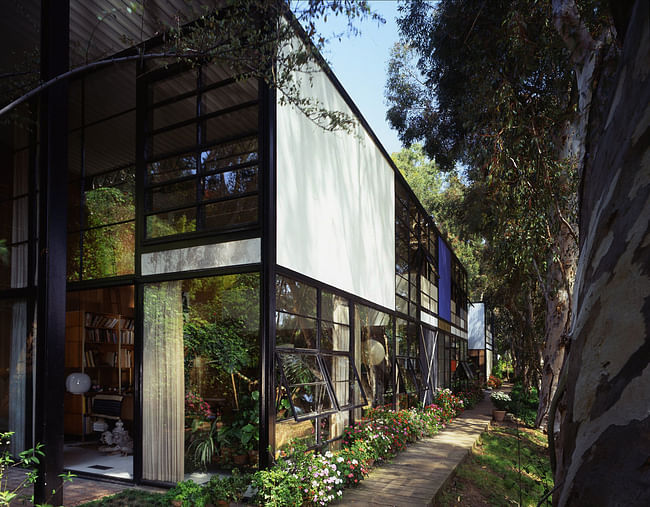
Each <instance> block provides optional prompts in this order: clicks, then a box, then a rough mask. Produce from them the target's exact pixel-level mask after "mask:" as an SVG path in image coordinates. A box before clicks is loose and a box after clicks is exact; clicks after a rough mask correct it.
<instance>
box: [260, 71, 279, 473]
mask: <svg viewBox="0 0 650 507" xmlns="http://www.w3.org/2000/svg"><path fill="white" fill-rule="evenodd" d="M260 140H261V144H260V155H261V157H262V181H263V184H262V199H261V202H262V209H261V213H260V214H261V216H262V279H261V284H260V292H261V294H260V296H261V297H260V305H261V321H260V339H261V344H260V355H261V357H260V360H261V363H262V379H261V380H262V383H261V386H262V390H261V393H260V394H261V396H260V399H261V403H260V468H264V467H267V466H269V464H270V463H271V462H272V459H273V456H272V455H271V454H270V453H269V452H268V449H269V446H274V444H275V386H274V383H275V379H274V375H273V373H274V364H273V363H274V356H275V271H276V235H277V228H276V195H277V193H276V188H277V182H276V172H275V170H276V103H275V89H272V88H270V87H269V86H268V85H267V84H266V83H264V82H262V81H260Z"/></svg>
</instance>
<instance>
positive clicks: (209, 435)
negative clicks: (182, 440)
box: [187, 419, 218, 468]
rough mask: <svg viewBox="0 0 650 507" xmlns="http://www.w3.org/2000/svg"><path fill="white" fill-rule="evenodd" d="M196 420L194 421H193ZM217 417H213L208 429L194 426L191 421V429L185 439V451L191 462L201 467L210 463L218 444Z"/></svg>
mask: <svg viewBox="0 0 650 507" xmlns="http://www.w3.org/2000/svg"><path fill="white" fill-rule="evenodd" d="M195 422H196V421H195ZM217 424H218V419H214V420H213V421H212V423H211V424H210V427H209V429H208V430H204V429H200V428H195V427H194V426H195V424H194V423H193V427H192V431H191V432H190V433H189V435H188V437H187V439H188V444H187V451H188V454H189V455H190V456H191V458H192V460H193V463H195V464H196V465H198V466H199V467H201V468H205V467H206V466H207V465H209V464H210V462H211V461H212V458H213V457H214V455H215V454H216V451H217V444H218V431H217Z"/></svg>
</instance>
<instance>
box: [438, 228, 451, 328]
mask: <svg viewBox="0 0 650 507" xmlns="http://www.w3.org/2000/svg"><path fill="white" fill-rule="evenodd" d="M438 274H439V275H440V278H439V279H438V316H439V317H440V318H442V319H445V320H447V321H449V322H451V252H450V251H449V247H447V244H446V243H445V242H444V241H443V240H442V238H440V237H439V238H438Z"/></svg>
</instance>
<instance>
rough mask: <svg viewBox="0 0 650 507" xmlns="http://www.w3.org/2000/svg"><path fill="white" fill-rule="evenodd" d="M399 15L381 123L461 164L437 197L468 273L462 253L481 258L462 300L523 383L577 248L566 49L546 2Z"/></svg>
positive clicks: (465, 1) (420, 1) (414, 7)
mask: <svg viewBox="0 0 650 507" xmlns="http://www.w3.org/2000/svg"><path fill="white" fill-rule="evenodd" d="M401 13H402V16H401V18H400V19H399V20H398V23H399V25H400V31H401V35H402V38H403V43H402V44H401V45H398V46H397V47H396V48H395V50H394V52H393V55H392V58H391V62H390V64H389V78H388V82H387V88H386V96H387V99H388V101H389V103H390V104H391V108H390V110H389V112H388V118H389V121H390V122H391V123H392V124H393V125H394V126H395V127H396V128H397V129H398V131H399V132H400V136H401V138H402V140H403V141H404V142H405V143H411V142H414V141H422V142H423V147H424V151H425V152H426V153H427V154H428V155H429V156H430V157H432V158H435V160H436V162H437V163H438V164H439V165H440V167H441V168H442V169H443V170H446V171H453V170H455V168H456V167H457V164H463V165H464V167H465V171H464V176H465V182H466V185H464V186H463V187H460V186H459V187H458V193H457V195H456V196H455V197H453V198H450V199H446V201H447V202H450V203H452V204H451V206H450V207H448V208H447V211H448V213H447V216H449V217H453V218H454V222H455V223H456V224H458V225H457V229H455V230H454V229H453V227H452V228H451V231H452V235H456V236H457V237H458V238H459V241H458V242H457V243H454V242H452V246H453V247H454V248H455V249H456V251H457V252H460V253H459V255H460V257H461V259H462V260H463V261H464V262H469V265H468V266H467V267H468V271H469V272H470V273H472V271H473V268H472V266H471V264H472V261H471V255H470V256H467V259H466V257H465V254H463V253H462V252H463V249H464V248H466V247H469V248H471V249H472V250H474V258H476V259H478V260H480V262H481V264H482V266H483V267H482V268H481V269H479V270H478V271H479V273H480V274H482V275H485V276H484V277H483V278H482V280H480V281H479V282H478V283H477V284H476V285H475V287H474V293H473V295H474V297H476V296H477V295H484V297H485V299H487V300H489V301H492V302H493V303H494V305H495V306H497V311H496V312H495V317H496V332H497V337H496V338H497V346H498V349H499V350H500V351H504V350H507V349H509V350H511V351H512V352H513V357H515V358H516V360H517V362H516V363H515V367H516V368H517V369H518V371H519V372H520V373H521V374H522V375H523V376H524V378H525V379H526V382H527V383H528V384H531V383H533V382H532V379H534V378H535V377H536V376H538V375H539V374H540V366H539V352H538V351H539V348H540V346H541V344H542V343H543V340H544V338H545V314H546V311H547V308H548V307H549V306H547V300H552V298H553V297H554V294H555V292H556V291H557V289H558V288H566V287H568V286H570V283H571V280H570V279H569V278H568V277H565V279H561V277H555V278H554V277H553V276H551V275H550V273H552V272H553V271H552V270H553V269H555V270H558V269H559V265H560V262H562V259H564V258H570V255H568V254H567V252H571V251H573V250H575V248H576V238H575V237H574V236H573V234H572V232H568V231H570V227H571V224H574V223H575V212H576V204H577V199H576V197H575V195H576V194H575V191H576V171H575V166H576V160H575V159H573V158H570V157H569V156H570V155H571V153H570V152H565V151H564V148H565V144H564V143H565V141H566V139H567V137H566V135H564V134H565V131H564V129H565V126H566V125H567V122H569V121H571V120H572V119H574V118H575V96H574V94H573V93H572V89H573V86H574V82H573V74H572V66H571V65H570V62H569V58H568V57H569V55H568V53H567V51H566V49H565V46H564V43H563V42H562V41H561V40H560V38H559V36H558V34H557V32H556V30H555V28H554V26H553V25H552V22H551V20H552V15H551V5H550V3H548V2H532V3H531V2H528V1H526V0H516V1H514V2H512V1H505V0H497V1H495V2H491V3H490V6H489V8H486V5H485V4H483V3H481V2H472V1H469V0H445V1H442V2H439V3H436V4H434V3H432V2H427V1H425V0H414V1H412V2H409V3H408V4H405V5H404V6H403V8H402V10H401ZM566 157H569V158H566ZM443 216H444V214H443ZM474 274H475V273H472V275H474ZM477 289H478V290H477ZM551 306H552V307H555V305H551Z"/></svg>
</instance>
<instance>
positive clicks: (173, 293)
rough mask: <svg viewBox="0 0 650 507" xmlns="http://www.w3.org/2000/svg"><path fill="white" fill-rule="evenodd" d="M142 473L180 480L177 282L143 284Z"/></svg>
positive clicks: (180, 358)
mask: <svg viewBox="0 0 650 507" xmlns="http://www.w3.org/2000/svg"><path fill="white" fill-rule="evenodd" d="M142 353H143V362H142V405H143V414H142V425H143V426H142V439H143V464H142V475H143V477H144V478H145V479H150V480H155V481H166V482H178V481H181V480H183V475H184V469H183V462H184V452H185V449H184V436H185V433H184V432H185V421H184V398H185V385H184V370H183V299H182V282H181V281H172V282H163V283H158V284H149V285H146V286H145V288H144V336H143V352H142Z"/></svg>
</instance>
